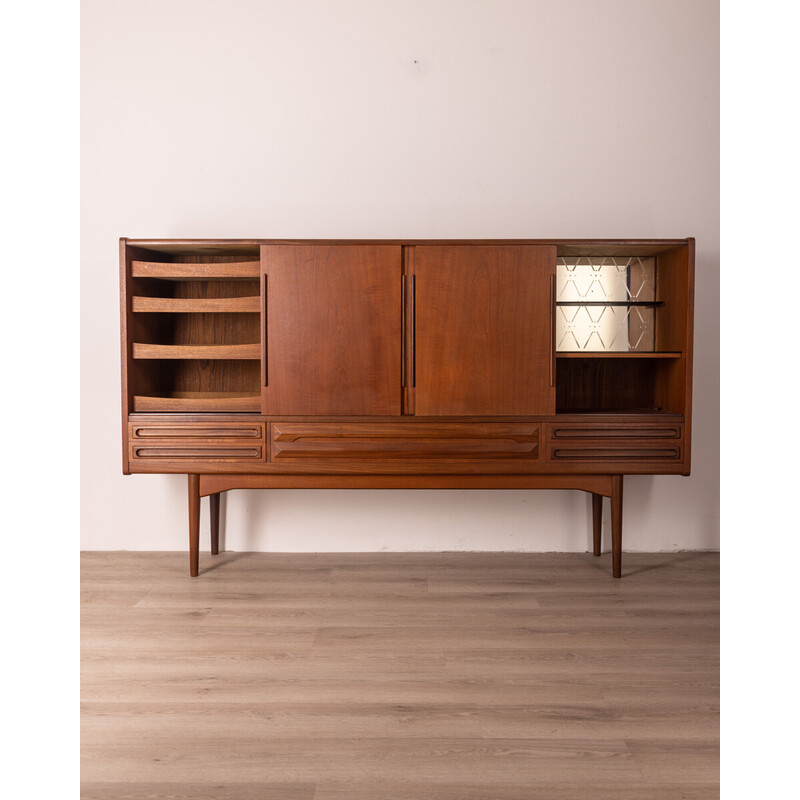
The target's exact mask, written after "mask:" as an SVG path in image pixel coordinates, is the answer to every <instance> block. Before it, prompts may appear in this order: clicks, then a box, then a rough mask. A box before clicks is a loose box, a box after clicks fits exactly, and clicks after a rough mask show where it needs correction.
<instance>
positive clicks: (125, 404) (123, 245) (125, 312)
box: [119, 238, 133, 475]
mask: <svg viewBox="0 0 800 800" xmlns="http://www.w3.org/2000/svg"><path fill="white" fill-rule="evenodd" d="M127 250H128V240H127V239H125V238H121V239H120V240H119V325H120V370H121V379H122V473H123V475H129V474H130V467H129V464H128V414H129V413H130V412H131V411H132V410H133V399H132V397H131V393H130V391H129V389H128V372H129V367H130V362H131V348H130V345H129V344H128V328H129V323H130V320H129V316H130V313H131V312H130V301H129V300H128V295H129V292H128V280H129V279H128V275H129V274H130V271H129V269H128V258H127Z"/></svg>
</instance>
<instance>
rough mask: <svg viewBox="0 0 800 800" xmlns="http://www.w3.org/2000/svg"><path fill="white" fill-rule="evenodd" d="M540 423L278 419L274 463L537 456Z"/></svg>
mask: <svg viewBox="0 0 800 800" xmlns="http://www.w3.org/2000/svg"><path fill="white" fill-rule="evenodd" d="M539 427H540V426H539V425H535V424H527V423H518V424H507V423H471V422H462V423H458V422H452V423H424V422H404V423H402V422H385V423H361V422H330V423H299V422H274V423H272V425H271V426H270V430H271V433H270V452H271V460H272V462H274V463H281V462H284V463H286V462H295V463H301V462H303V461H305V460H314V461H327V460H348V461H362V460H363V461H367V460H381V461H384V460H392V461H394V460H404V459H420V460H427V459H432V460H437V459H443V460H450V459H536V458H538V454H539Z"/></svg>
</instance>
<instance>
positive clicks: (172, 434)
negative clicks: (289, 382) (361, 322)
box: [129, 422, 264, 442]
mask: <svg viewBox="0 0 800 800" xmlns="http://www.w3.org/2000/svg"><path fill="white" fill-rule="evenodd" d="M129 429H130V438H131V441H133V442H154V441H161V440H164V439H172V440H179V441H182V442H183V441H186V440H189V439H196V440H198V441H203V442H208V441H227V440H229V439H247V440H248V441H253V440H258V441H259V442H263V441H264V425H263V424H262V423H259V422H247V423H239V422H216V423H212V422H209V423H205V422H176V423H163V424H162V423H145V424H142V425H138V424H135V423H131V424H130V426H129Z"/></svg>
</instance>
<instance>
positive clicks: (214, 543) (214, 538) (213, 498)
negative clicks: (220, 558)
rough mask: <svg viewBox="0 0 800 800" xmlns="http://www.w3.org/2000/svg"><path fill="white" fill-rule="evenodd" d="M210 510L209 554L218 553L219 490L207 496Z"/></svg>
mask: <svg viewBox="0 0 800 800" xmlns="http://www.w3.org/2000/svg"><path fill="white" fill-rule="evenodd" d="M208 505H209V510H210V511H211V555H212V556H215V555H217V554H218V553H219V492H217V493H216V494H211V495H209V496H208Z"/></svg>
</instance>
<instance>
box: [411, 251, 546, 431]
mask: <svg viewBox="0 0 800 800" xmlns="http://www.w3.org/2000/svg"><path fill="white" fill-rule="evenodd" d="M413 264H414V266H413V271H414V275H415V277H414V284H415V289H414V309H415V325H414V330H415V346H414V358H415V413H416V414H417V416H427V415H431V416H435V415H442V416H447V415H465V414H485V415H490V414H498V415H512V414H554V413H555V402H556V400H555V397H556V396H555V365H554V347H555V343H554V342H553V321H554V313H555V310H554V308H553V286H554V284H553V281H554V280H555V268H556V249H555V247H551V246H538V245H502V244H501V245H441V246H439V245H435V246H434V245H431V246H428V245H425V246H418V247H415V248H414V257H413Z"/></svg>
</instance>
